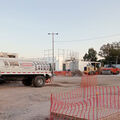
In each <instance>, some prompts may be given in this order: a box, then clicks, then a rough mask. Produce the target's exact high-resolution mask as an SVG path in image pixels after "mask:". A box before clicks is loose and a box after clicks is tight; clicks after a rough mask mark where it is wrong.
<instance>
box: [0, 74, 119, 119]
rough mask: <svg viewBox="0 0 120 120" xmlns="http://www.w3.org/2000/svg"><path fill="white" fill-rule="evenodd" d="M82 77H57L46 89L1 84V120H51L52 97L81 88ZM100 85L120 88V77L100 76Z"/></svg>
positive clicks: (12, 83)
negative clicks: (52, 94) (55, 94)
mask: <svg viewBox="0 0 120 120" xmlns="http://www.w3.org/2000/svg"><path fill="white" fill-rule="evenodd" d="M80 82H81V77H55V78H54V81H53V82H52V83H51V84H46V86H45V87H42V88H35V87H26V86H24V85H22V83H21V82H20V81H19V82H8V83H5V84H0V120H49V114H50V95H51V93H57V92H60V91H66V90H70V89H72V88H77V87H80ZM98 85H99V86H101V85H105V86H108V85H109V86H118V85H120V76H119V75H117V76H115V75H109V76H108V75H104V76H102V75H100V76H98Z"/></svg>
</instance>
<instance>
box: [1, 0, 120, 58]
mask: <svg viewBox="0 0 120 120" xmlns="http://www.w3.org/2000/svg"><path fill="white" fill-rule="evenodd" d="M119 6H120V0H0V44H1V47H0V51H2V52H11V53H18V54H19V56H21V57H40V54H41V51H43V50H45V49H51V47H52V39H51V36H50V35H48V33H49V32H57V33H58V35H56V36H55V49H56V50H57V49H70V50H73V51H77V52H79V53H80V56H81V57H82V56H83V55H84V54H85V53H86V52H87V50H88V49H89V48H91V47H93V48H94V49H95V50H97V52H99V49H100V47H101V46H102V45H103V44H107V43H112V42H115V41H117V42H118V41H120V7H119Z"/></svg>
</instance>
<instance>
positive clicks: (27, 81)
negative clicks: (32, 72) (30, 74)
mask: <svg viewBox="0 0 120 120" xmlns="http://www.w3.org/2000/svg"><path fill="white" fill-rule="evenodd" d="M22 83H23V84H24V85H25V86H30V85H32V81H31V80H29V79H24V80H23V81H22Z"/></svg>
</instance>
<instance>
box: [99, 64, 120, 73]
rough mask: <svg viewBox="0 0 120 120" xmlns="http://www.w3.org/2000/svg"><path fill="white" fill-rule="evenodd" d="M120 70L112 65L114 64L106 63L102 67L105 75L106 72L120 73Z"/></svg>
mask: <svg viewBox="0 0 120 120" xmlns="http://www.w3.org/2000/svg"><path fill="white" fill-rule="evenodd" d="M119 72H120V69H119V68H117V67H115V66H112V65H106V66H105V67H104V68H102V69H101V74H103V75H105V74H111V75H113V74H115V75H117V74H119Z"/></svg>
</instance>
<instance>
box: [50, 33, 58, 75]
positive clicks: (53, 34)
mask: <svg viewBox="0 0 120 120" xmlns="http://www.w3.org/2000/svg"><path fill="white" fill-rule="evenodd" d="M48 35H52V76H53V75H54V36H55V35H58V33H54V32H52V33H48Z"/></svg>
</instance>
